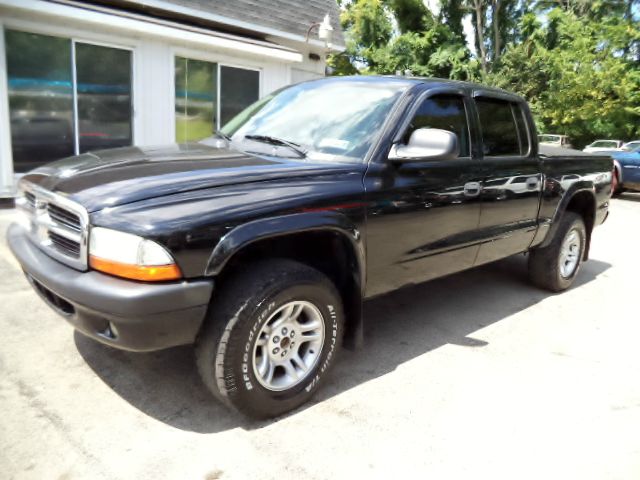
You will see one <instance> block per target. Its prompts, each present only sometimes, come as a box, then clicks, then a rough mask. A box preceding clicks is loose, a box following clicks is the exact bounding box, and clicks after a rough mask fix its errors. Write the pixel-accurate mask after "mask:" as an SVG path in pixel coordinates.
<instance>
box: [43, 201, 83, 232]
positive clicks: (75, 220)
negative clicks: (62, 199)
mask: <svg viewBox="0 0 640 480" xmlns="http://www.w3.org/2000/svg"><path fill="white" fill-rule="evenodd" d="M47 213H49V217H51V219H52V220H53V221H55V222H57V223H59V224H61V225H64V226H65V227H69V228H70V229H71V230H74V231H76V232H80V231H82V224H81V222H80V217H79V216H78V215H76V214H75V213H73V212H70V211H69V210H65V209H64V208H60V207H58V206H57V205H54V204H52V203H49V204H47Z"/></svg>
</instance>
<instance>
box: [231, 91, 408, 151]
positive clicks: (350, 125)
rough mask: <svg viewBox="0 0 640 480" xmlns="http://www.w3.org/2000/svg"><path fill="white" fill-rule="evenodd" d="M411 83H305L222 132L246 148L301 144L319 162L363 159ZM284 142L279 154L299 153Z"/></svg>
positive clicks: (253, 109) (256, 106)
mask: <svg viewBox="0 0 640 480" xmlns="http://www.w3.org/2000/svg"><path fill="white" fill-rule="evenodd" d="M407 86H408V84H407V83H404V82H394V81H389V82H376V83H373V82H368V81H366V80H363V81H350V82H345V81H338V80H331V79H328V80H318V81H311V82H305V83H301V84H298V85H294V86H292V87H289V88H285V89H283V90H280V91H277V92H275V93H273V94H271V95H268V96H267V97H265V98H263V99H261V100H259V101H258V102H256V103H254V104H253V105H251V106H250V107H248V108H247V109H246V110H244V111H243V112H241V113H240V114H238V115H237V116H236V117H235V118H233V119H232V120H231V121H230V122H229V123H227V124H226V125H225V126H224V127H223V128H222V133H223V134H225V135H228V136H229V137H231V138H232V140H233V141H234V142H241V143H242V144H243V145H242V148H243V149H249V147H248V145H249V144H250V143H253V144H252V145H251V149H253V148H254V145H255V144H256V142H258V143H263V144H265V145H267V146H268V147H269V148H270V149H271V148H273V146H274V144H277V143H278V142H279V141H284V142H288V143H291V144H294V145H296V146H299V147H300V148H301V149H303V150H305V151H306V154H307V156H308V157H309V158H311V159H314V160H326V161H361V160H362V159H363V158H364V156H365V154H366V153H367V151H368V150H369V148H370V147H371V145H372V143H373V141H374V139H375V138H377V134H378V133H379V131H380V129H381V128H382V125H383V123H384V121H385V120H386V118H387V116H388V114H389V112H390V110H391V108H392V107H393V104H394V103H395V102H396V100H397V99H398V98H399V96H400V95H401V93H402V92H403V91H404V90H405V89H406V88H407ZM261 138H262V139H267V138H270V139H271V141H261ZM280 145H283V146H281V147H280V148H278V155H286V156H291V157H292V158H295V157H300V155H298V154H296V152H295V151H293V150H292V149H291V148H288V147H287V146H286V144H284V143H280ZM258 148H259V147H258ZM262 148H264V147H262Z"/></svg>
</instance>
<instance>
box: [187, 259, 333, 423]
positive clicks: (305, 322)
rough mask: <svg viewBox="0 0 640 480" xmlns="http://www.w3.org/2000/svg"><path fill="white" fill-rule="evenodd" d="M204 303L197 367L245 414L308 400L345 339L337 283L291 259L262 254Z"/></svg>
mask: <svg viewBox="0 0 640 480" xmlns="http://www.w3.org/2000/svg"><path fill="white" fill-rule="evenodd" d="M209 310H210V311H209V313H208V316H207V320H206V322H205V324H204V326H203V329H202V331H201V332H200V334H199V336H198V339H197V341H196V347H195V352H196V362H197V366H198V371H199V373H200V376H201V377H202V380H203V381H204V383H205V385H206V386H207V387H208V388H209V390H210V391H211V392H212V393H213V395H214V396H215V397H217V398H218V399H219V400H221V401H222V402H223V403H224V404H226V405H227V406H229V407H231V408H233V409H235V410H238V411H239V412H241V413H243V414H245V415H248V416H250V417H254V418H258V419H264V418H271V417H275V416H278V415H281V414H283V413H285V412H288V411H290V410H293V409H295V408H296V407H298V406H300V405H302V404H303V403H305V402H306V401H308V400H309V399H310V398H311V396H312V395H313V394H314V393H315V392H316V391H317V390H318V388H319V387H320V386H321V385H322V384H323V383H324V382H325V381H326V378H327V374H328V373H329V371H330V370H331V368H332V367H333V365H334V363H335V361H336V356H337V353H338V350H339V348H340V346H341V344H342V336H343V332H344V315H343V309H342V302H341V299H340V295H339V294H338V292H337V291H336V288H335V286H334V285H333V283H332V282H331V281H330V280H329V279H328V278H327V277H326V276H325V275H323V274H322V273H320V272H319V271H317V270H315V269H313V268H311V267H309V266H307V265H304V264H301V263H298V262H294V261H291V260H285V259H272V260H266V261H263V262H260V263H259V264H256V265H254V266H252V267H251V268H247V269H246V270H245V271H244V272H240V273H239V274H235V275H233V276H232V277H230V278H228V279H227V280H225V285H224V286H223V287H222V288H221V290H220V292H219V293H218V294H216V293H214V297H213V303H212V305H211V307H210V309H209ZM288 313H291V315H289V316H287V314H288ZM296 313H297V314H298V315H297V317H296V319H295V320H294V319H293V318H294V317H295V315H296ZM274 325H277V327H274ZM272 327H273V328H272ZM312 327H313V328H312ZM269 329H270V330H271V331H270V332H268V331H267V330H269ZM276 329H277V330H276ZM305 329H306V330H307V331H306V332H304V333H303V331H302V330H305ZM296 330H298V331H297V332H296ZM313 335H315V336H313ZM317 337H322V341H321V342H320V341H319V340H318V338H317ZM303 339H304V340H303ZM296 340H297V346H296ZM267 347H268V348H267ZM296 354H297V358H295V357H296ZM265 362H266V367H265ZM278 362H280V364H278ZM300 362H301V363H300ZM291 368H293V370H291ZM305 370H306V371H305ZM265 372H266V373H265Z"/></svg>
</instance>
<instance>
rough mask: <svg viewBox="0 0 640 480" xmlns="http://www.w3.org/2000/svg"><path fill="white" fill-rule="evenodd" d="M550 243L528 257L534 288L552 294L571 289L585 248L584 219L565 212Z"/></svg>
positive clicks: (530, 276)
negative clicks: (542, 289) (539, 288)
mask: <svg viewBox="0 0 640 480" xmlns="http://www.w3.org/2000/svg"><path fill="white" fill-rule="evenodd" d="M559 222H560V224H559V225H558V230H557V231H556V235H555V237H554V238H553V240H552V241H551V243H550V244H549V245H548V246H546V247H543V248H536V249H534V250H532V251H531V252H530V255H529V278H530V279H531V281H532V282H533V283H534V284H535V285H537V286H538V287H541V288H544V289H546V290H551V291H553V292H560V291H562V290H566V289H567V288H569V287H570V286H571V284H572V283H573V281H574V280H575V278H576V275H577V274H578V271H579V270H580V265H581V263H582V259H583V258H584V251H585V248H586V240H587V231H586V228H585V225H584V220H583V219H582V217H581V216H580V215H578V214H577V213H574V212H565V213H564V215H563V216H562V218H561V219H560V220H559Z"/></svg>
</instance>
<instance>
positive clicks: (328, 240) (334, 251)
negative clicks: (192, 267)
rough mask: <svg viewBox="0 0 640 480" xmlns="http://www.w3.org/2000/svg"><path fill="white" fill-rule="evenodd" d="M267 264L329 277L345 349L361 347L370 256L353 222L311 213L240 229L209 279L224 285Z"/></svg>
mask: <svg viewBox="0 0 640 480" xmlns="http://www.w3.org/2000/svg"><path fill="white" fill-rule="evenodd" d="M264 258H289V259H291V260H295V261H298V262H300V263H304V264H307V265H309V266H311V267H313V268H316V269H317V270H319V271H321V272H322V273H324V274H325V275H327V276H328V277H329V278H330V279H331V280H332V281H333V282H334V284H335V285H336V288H337V289H338V291H339V293H340V295H341V297H342V301H343V305H344V310H345V327H346V328H345V346H346V347H348V348H352V349H353V348H357V347H360V346H361V345H362V334H363V331H362V330H363V329H362V300H363V290H364V284H365V279H366V272H365V254H364V245H363V242H362V235H361V233H360V230H359V229H358V228H357V227H356V226H355V225H354V224H353V222H352V221H351V220H350V219H349V218H348V217H346V216H345V215H343V214H341V213H339V212H309V213H300V214H293V215H285V216H281V217H275V218H269V219H263V220H256V221H252V222H248V223H246V224H243V225H240V226H237V227H235V228H234V229H233V230H231V231H230V232H229V233H227V234H226V235H225V236H224V237H223V238H222V239H221V240H220V242H219V243H218V244H217V245H216V247H215V248H214V250H213V252H212V253H211V255H210V257H209V260H208V262H207V267H206V270H205V275H207V276H215V277H216V279H217V281H220V282H224V278H225V277H226V276H227V275H230V274H231V273H232V272H234V271H237V269H239V268H242V266H243V265H246V264H247V263H249V264H250V263H251V262H252V261H257V260H260V259H264ZM218 279H219V280H218ZM214 296H215V294H214Z"/></svg>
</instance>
